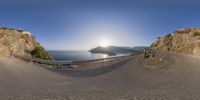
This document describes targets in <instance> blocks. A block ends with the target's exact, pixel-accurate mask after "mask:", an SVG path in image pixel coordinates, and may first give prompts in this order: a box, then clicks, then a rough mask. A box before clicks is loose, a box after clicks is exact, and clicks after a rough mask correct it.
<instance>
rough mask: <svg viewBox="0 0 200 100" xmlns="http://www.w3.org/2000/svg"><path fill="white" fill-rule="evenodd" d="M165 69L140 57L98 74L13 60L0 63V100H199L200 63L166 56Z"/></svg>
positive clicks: (90, 71)
mask: <svg viewBox="0 0 200 100" xmlns="http://www.w3.org/2000/svg"><path fill="white" fill-rule="evenodd" d="M167 57H168V58H169V59H170V60H171V61H170V63H168V64H167V65H166V66H165V68H164V69H162V70H152V69H149V68H146V67H145V66H143V64H142V63H143V62H142V60H141V58H140V57H139V56H137V57H134V58H132V59H130V60H126V61H123V62H120V63H117V64H113V65H111V66H107V67H105V68H103V69H90V70H87V69H86V70H81V71H72V72H68V71H66V73H64V72H60V71H56V72H53V71H50V70H47V69H45V68H43V67H39V66H37V65H33V64H28V63H26V62H23V61H21V60H19V59H16V58H10V57H2V58H0V100H199V98H200V95H199V94H200V58H199V57H195V56H190V55H183V54H182V55H181V54H173V53H169V54H167Z"/></svg>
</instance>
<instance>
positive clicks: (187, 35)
mask: <svg viewBox="0 0 200 100" xmlns="http://www.w3.org/2000/svg"><path fill="white" fill-rule="evenodd" d="M151 47H152V48H154V49H157V50H162V51H173V52H179V53H189V54H194V55H198V56H200V28H191V29H180V30H177V31H175V32H173V33H170V34H168V35H166V36H164V37H159V38H158V39H157V40H156V41H155V42H154V43H153V44H152V45H151Z"/></svg>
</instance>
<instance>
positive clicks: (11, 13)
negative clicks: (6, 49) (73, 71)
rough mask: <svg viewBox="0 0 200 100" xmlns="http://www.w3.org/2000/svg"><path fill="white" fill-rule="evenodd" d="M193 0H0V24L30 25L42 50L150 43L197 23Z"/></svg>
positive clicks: (196, 5) (198, 15)
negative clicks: (43, 48)
mask: <svg viewBox="0 0 200 100" xmlns="http://www.w3.org/2000/svg"><path fill="white" fill-rule="evenodd" d="M199 5H200V1H198V0H1V3H0V12H1V14H0V26H3V27H11V28H16V29H24V30H27V31H30V32H31V33H32V35H33V36H35V37H36V39H37V40H38V41H39V42H40V44H41V45H42V46H43V47H45V48H46V49H47V50H89V49H91V48H94V47H96V46H98V45H101V44H105V43H107V44H109V45H115V46H130V47H134V46H149V45H151V43H152V42H153V41H155V40H156V39H157V37H159V36H163V35H166V34H168V33H171V32H173V31H175V30H177V29H180V28H193V27H200V11H199V9H200V6H199Z"/></svg>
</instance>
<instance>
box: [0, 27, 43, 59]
mask: <svg viewBox="0 0 200 100" xmlns="http://www.w3.org/2000/svg"><path fill="white" fill-rule="evenodd" d="M36 47H41V46H40V44H39V43H38V42H37V41H36V39H35V38H34V37H32V36H31V34H30V33H29V32H27V31H23V30H15V29H10V28H3V27H1V28H0V56H9V55H12V54H14V55H21V56H31V52H32V51H33V50H34V49H35V48H36Z"/></svg>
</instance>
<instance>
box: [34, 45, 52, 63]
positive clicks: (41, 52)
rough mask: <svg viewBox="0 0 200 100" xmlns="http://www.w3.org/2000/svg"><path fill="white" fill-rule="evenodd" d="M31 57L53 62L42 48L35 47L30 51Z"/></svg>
mask: <svg viewBox="0 0 200 100" xmlns="http://www.w3.org/2000/svg"><path fill="white" fill-rule="evenodd" d="M31 55H32V57H33V58H40V59H44V60H53V57H51V56H50V55H49V54H48V53H47V52H46V51H45V49H44V48H43V47H41V46H37V47H35V49H34V50H33V51H31Z"/></svg>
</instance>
